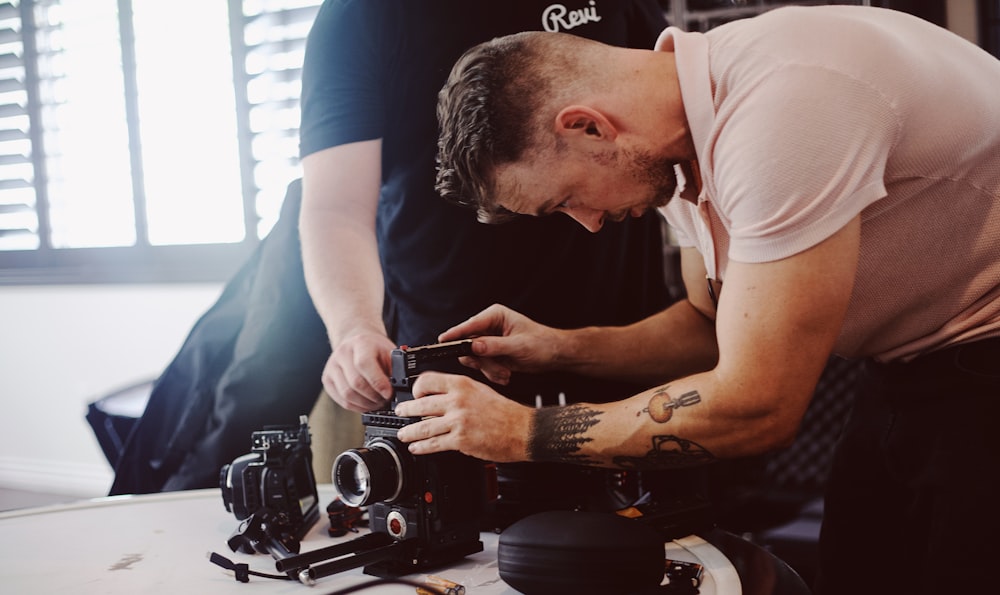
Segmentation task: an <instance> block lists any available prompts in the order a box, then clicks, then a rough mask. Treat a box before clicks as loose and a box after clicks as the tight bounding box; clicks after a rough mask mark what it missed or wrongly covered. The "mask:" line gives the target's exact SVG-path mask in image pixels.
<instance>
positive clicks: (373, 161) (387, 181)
mask: <svg viewBox="0 0 1000 595" xmlns="http://www.w3.org/2000/svg"><path fill="white" fill-rule="evenodd" d="M665 25H666V23H665V20H664V17H663V13H662V10H661V8H660V7H659V5H658V3H657V2H656V1H655V0H630V1H621V2H600V3H597V2H592V1H588V0H573V1H569V2H563V3H558V2H552V1H551V0H547V1H519V2H510V3H484V2H467V1H464V0H434V1H412V0H364V1H351V0H330V1H327V2H326V3H324V5H323V6H322V7H321V9H320V12H319V14H318V16H317V18H316V21H315V23H314V25H313V28H312V31H311V33H310V35H309V38H308V43H307V47H306V55H305V64H304V69H303V82H302V85H303V88H302V124H301V132H300V134H301V138H300V140H301V146H300V152H301V156H302V163H303V167H304V178H303V201H302V210H301V215H300V233H301V240H302V248H303V260H304V266H305V274H306V281H307V284H308V287H309V292H310V294H311V296H312V298H313V302H314V304H315V305H316V308H317V310H318V311H319V313H320V316H321V317H322V319H323V321H324V323H325V325H326V330H327V334H328V336H329V339H330V343H331V345H332V347H333V354H332V355H331V357H330V359H329V361H328V363H327V365H326V369H325V371H324V373H323V385H324V387H325V389H326V391H327V392H328V393H329V395H330V396H331V397H332V398H333V399H334V400H335V401H336V402H337V403H339V404H340V405H341V406H343V407H345V408H348V409H351V410H355V411H366V410H371V409H375V408H378V407H381V406H383V405H385V403H386V402H387V400H388V399H390V398H391V396H392V391H391V387H390V385H389V380H388V377H387V375H386V373H387V369H388V358H389V352H390V350H391V349H392V348H393V347H395V346H396V345H398V344H408V345H422V344H427V343H433V342H435V341H436V339H437V336H438V334H439V333H440V332H442V331H443V330H444V329H446V328H448V327H449V326H451V325H453V324H455V323H457V322H459V321H461V320H464V319H465V318H467V317H469V316H471V315H472V314H474V313H476V312H478V311H479V310H480V309H482V308H483V307H485V306H488V305H489V304H491V303H494V302H499V303H503V304H506V305H509V306H511V307H514V308H517V309H519V311H522V312H525V313H528V314H529V315H531V316H533V317H534V318H535V319H538V320H543V321H545V322H547V323H548V324H551V325H556V326H564V327H577V326H584V325H592V324H605V325H607V324H612V325H615V324H628V323H631V322H633V321H636V320H639V319H641V318H642V317H643V316H646V315H648V314H650V313H653V312H656V311H658V310H660V309H662V308H664V307H665V306H666V305H668V292H667V290H666V285H665V283H664V275H663V259H662V243H661V235H660V221H659V219H658V217H657V216H656V215H655V214H653V215H650V216H647V217H644V218H642V219H638V220H631V221H626V222H622V223H621V224H617V225H610V226H608V229H606V230H604V231H602V232H601V233H600V234H597V235H592V234H589V233H587V232H586V231H584V230H578V229H575V227H574V225H573V222H572V221H570V220H569V219H568V218H567V219H565V220H561V221H560V220H556V221H544V222H542V221H524V222H517V223H515V224H512V225H510V226H506V227H490V226H484V225H480V224H479V223H477V222H476V220H475V217H474V215H473V214H472V213H470V212H468V211H465V210H463V209H460V208H457V207H455V206H452V205H449V204H447V203H446V202H445V201H444V200H442V199H441V198H440V197H439V196H438V195H437V193H436V192H435V190H434V176H435V163H434V156H435V153H436V149H437V146H436V139H437V120H436V117H435V105H436V100H437V93H438V91H439V90H440V88H441V87H442V85H443V83H444V81H445V77H446V75H447V73H448V72H449V70H450V68H451V65H452V64H453V63H454V61H455V60H456V59H457V58H458V56H459V55H461V53H462V52H463V51H464V50H465V49H467V48H468V47H471V46H472V45H474V44H475V43H478V42H480V41H484V40H486V39H490V38H492V37H495V36H498V35H503V34H506V33H511V32H515V31H521V30H529V29H534V30H542V29H545V30H559V31H565V32H569V33H573V34H578V35H582V36H586V37H591V38H594V39H598V40H601V41H604V42H607V43H612V44H616V45H627V46H631V47H643V48H645V47H652V44H653V43H654V41H655V39H656V36H657V35H658V34H659V32H660V31H661V30H662V29H663V28H664V27H665ZM506 392H507V394H508V396H510V397H512V398H516V399H518V400H520V401H522V402H534V400H535V398H536V396H538V395H540V396H541V397H542V400H543V402H545V403H547V404H555V402H556V400H557V399H558V398H559V397H558V395H559V394H560V393H562V394H563V395H565V398H566V399H567V400H568V401H577V400H581V399H584V398H586V399H587V400H595V399H596V400H599V401H606V400H609V399H612V398H615V395H624V394H628V390H627V389H625V388H624V387H616V386H612V385H605V384H602V385H597V384H594V383H593V382H592V381H588V382H587V383H583V382H581V381H579V380H574V379H567V378H559V379H551V378H537V377H536V378H526V379H524V381H523V383H522V384H520V385H518V384H516V383H515V385H513V386H511V387H510V388H509V389H507V391H506Z"/></svg>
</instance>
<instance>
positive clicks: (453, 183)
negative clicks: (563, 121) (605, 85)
mask: <svg viewBox="0 0 1000 595" xmlns="http://www.w3.org/2000/svg"><path fill="white" fill-rule="evenodd" d="M578 43H594V42H590V41H589V40H585V39H583V38H580V37H575V36H572V35H568V34H559V33H543V32H539V31H529V32H524V33H516V34H513V35H507V36H504V37H499V38H496V39H493V40H492V41H488V42H485V43H481V44H479V45H477V46H475V47H473V48H472V49H470V50H469V51H467V52H466V53H465V54H464V55H463V56H462V57H461V58H459V60H458V62H456V63H455V66H454V68H452V71H451V75H450V76H449V77H448V82H447V83H446V84H445V86H444V88H442V89H441V92H440V93H439V94H438V107H437V115H438V123H439V124H440V137H439V139H438V171H437V182H436V188H437V190H438V192H440V193H441V195H442V196H443V197H444V198H446V199H447V200H449V201H451V202H453V203H456V204H459V205H463V206H467V207H473V208H475V209H476V210H477V212H478V216H479V219H480V220H481V221H484V222H489V223H496V222H500V221H503V220H507V219H509V218H510V217H512V216H513V214H512V213H510V212H509V211H507V210H506V209H504V208H503V207H501V206H500V205H499V204H497V194H498V188H497V181H496V176H495V174H496V171H497V168H499V167H501V166H503V165H506V164H511V163H517V162H518V161H520V160H521V159H522V158H523V157H525V156H526V155H528V154H530V152H531V151H533V150H535V148H537V147H539V146H540V144H539V143H537V142H536V138H535V137H536V133H537V131H538V130H540V125H541V124H542V123H543V122H544V119H545V116H546V114H545V113H543V108H544V107H545V106H546V102H549V103H551V99H552V98H553V96H554V95H555V94H554V93H553V92H552V91H553V89H556V88H557V86H558V85H559V84H560V82H566V81H565V79H566V78H567V77H569V76H572V73H573V72H575V70H576V69H575V68H574V67H572V65H571V62H572V59H571V50H572V48H573V47H574V46H577V45H578Z"/></svg>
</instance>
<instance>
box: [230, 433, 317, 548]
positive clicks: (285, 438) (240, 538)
mask: <svg viewBox="0 0 1000 595" xmlns="http://www.w3.org/2000/svg"><path fill="white" fill-rule="evenodd" d="M310 445H311V438H310V435H309V424H308V422H307V419H306V416H304V415H303V416H300V417H299V425H298V426H266V427H265V428H264V429H263V430H261V431H258V432H254V433H253V434H252V435H251V452H250V453H249V454H245V455H243V456H240V457H237V458H236V459H235V460H234V461H233V462H232V463H231V464H229V465H223V467H222V469H221V470H220V472H219V487H220V488H221V489H222V502H223V504H224V505H225V507H226V510H227V511H229V512H232V513H233V515H234V516H235V517H236V519H237V520H240V521H244V522H243V523H242V524H241V526H240V528H239V529H238V530H237V532H236V533H234V535H233V537H231V538H230V543H229V545H230V547H231V548H232V549H233V551H236V550H237V549H241V550H242V551H244V552H246V553H252V552H253V551H257V552H260V553H271V554H272V555H275V557H280V556H282V555H287V554H288V553H289V552H294V553H297V552H298V549H299V541H300V540H301V539H302V538H303V537H304V536H305V534H306V533H308V532H309V529H311V528H312V526H313V525H314V524H315V523H316V521H317V520H319V495H318V494H317V491H316V479H315V478H314V477H313V471H312V448H311V446H310Z"/></svg>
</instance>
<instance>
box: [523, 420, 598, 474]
mask: <svg viewBox="0 0 1000 595" xmlns="http://www.w3.org/2000/svg"><path fill="white" fill-rule="evenodd" d="M600 415H601V413H600V412H599V411H596V410H594V409H590V408H588V407H586V406H584V405H568V406H565V407H543V408H541V409H539V410H538V411H536V412H535V417H534V422H533V423H532V427H531V434H530V437H529V442H528V457H529V458H530V459H531V460H532V461H551V462H556V463H578V464H583V465H587V464H596V462H597V461H595V460H594V459H591V458H590V457H588V456H586V455H583V454H580V452H579V451H580V447H581V446H582V445H583V444H584V443H586V442H590V441H591V440H593V438H587V437H586V434H587V430H589V429H590V428H592V427H593V426H594V425H596V424H597V422H598V417H599V416H600Z"/></svg>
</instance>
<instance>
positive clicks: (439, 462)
mask: <svg viewBox="0 0 1000 595" xmlns="http://www.w3.org/2000/svg"><path fill="white" fill-rule="evenodd" d="M471 354H472V347H471V341H468V340H466V341H455V342H451V343H439V344H434V345H426V346H423V347H414V348H409V347H405V346H403V347H400V348H399V349H395V350H393V351H392V369H391V375H390V380H391V382H392V385H393V388H394V390H395V395H394V397H393V403H392V405H393V408H394V407H395V405H396V404H397V403H399V402H400V401H405V400H409V399H412V398H413V394H412V388H411V386H412V383H413V381H414V380H415V379H416V377H417V376H418V375H419V374H420V373H421V372H424V371H427V370H430V369H435V368H439V367H440V364H441V363H442V362H443V360H446V359H455V358H457V357H459V356H462V355H471ZM417 421H420V418H419V417H416V418H413V417H399V416H397V415H396V414H395V413H393V411H392V409H388V410H381V411H371V412H368V413H365V414H363V415H362V423H363V424H364V426H365V439H364V446H362V447H361V448H355V449H350V450H347V451H344V452H343V453H341V454H340V455H339V456H338V457H337V458H336V460H335V461H334V464H333V470H332V477H333V483H334V486H335V487H336V488H337V491H338V493H339V494H340V497H341V499H342V500H343V501H344V502H345V503H347V504H348V505H350V506H368V515H369V523H370V528H371V531H372V533H384V534H386V535H388V536H389V537H391V538H392V539H393V540H394V541H395V542H397V543H399V544H400V545H405V546H406V547H403V548H400V550H399V551H400V553H399V555H396V556H393V557H391V558H390V559H388V560H384V561H380V562H378V563H376V564H372V565H369V566H368V567H366V568H365V572H366V573H368V574H374V575H377V576H398V575H401V574H408V573H411V572H414V571H415V570H418V569H421V568H430V567H433V566H436V565H439V564H444V563H447V562H451V561H454V560H457V559H460V558H462V557H464V556H466V555H468V554H472V553H475V552H478V551H482V548H483V544H482V542H481V541H480V540H479V530H480V524H481V521H482V519H483V517H484V516H485V515H486V514H487V513H488V511H489V508H490V505H491V502H492V500H494V499H495V470H493V469H494V468H493V466H492V464H487V463H485V462H483V461H480V460H478V459H475V458H472V457H469V456H467V455H463V454H461V453H459V452H440V453H433V454H428V455H418V456H415V455H412V454H410V452H409V450H408V449H407V447H406V444H405V443H403V442H401V441H400V440H399V439H398V438H397V433H398V432H399V428H402V427H405V426H407V425H409V424H411V423H414V422H417ZM491 471H492V473H491ZM491 480H492V481H493V483H492V484H491V483H490V482H491ZM491 485H492V486H493V487H492V489H491V487H490V486H491Z"/></svg>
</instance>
